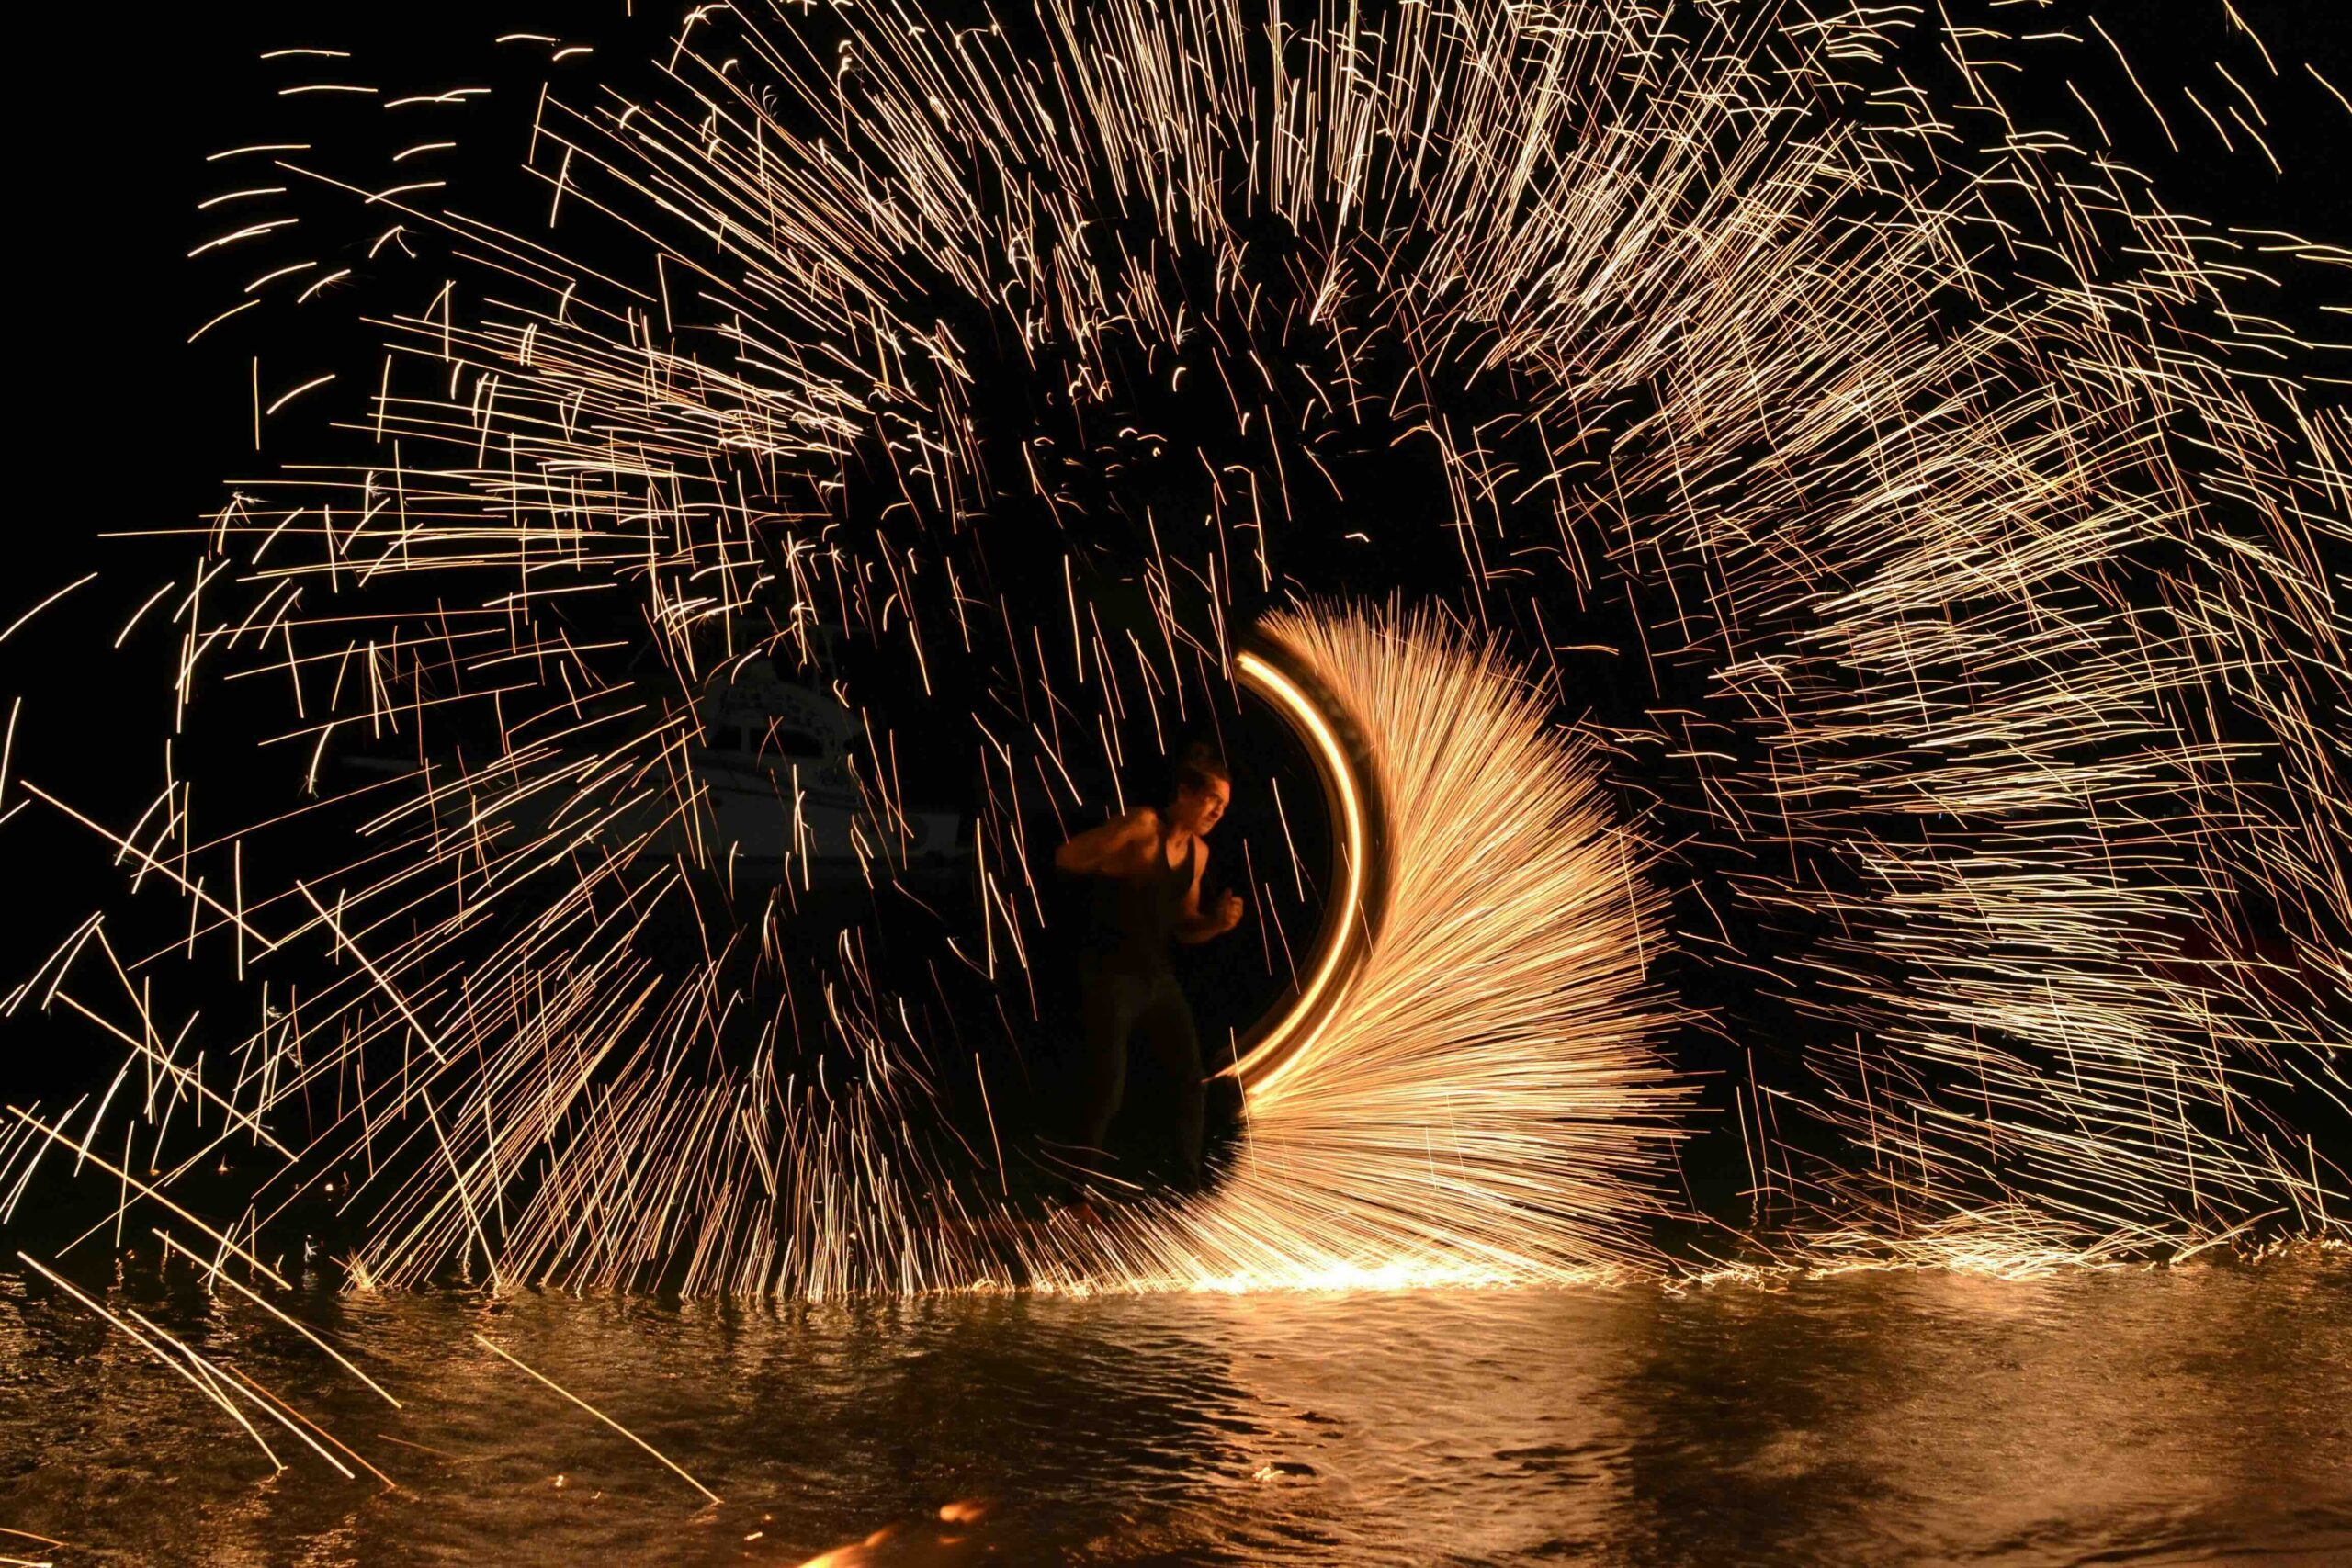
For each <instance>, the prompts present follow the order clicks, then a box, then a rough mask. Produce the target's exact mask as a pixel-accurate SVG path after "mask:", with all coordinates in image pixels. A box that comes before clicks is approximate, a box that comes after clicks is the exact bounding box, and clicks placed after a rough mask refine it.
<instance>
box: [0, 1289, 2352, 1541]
mask: <svg viewBox="0 0 2352 1568" xmlns="http://www.w3.org/2000/svg"><path fill="white" fill-rule="evenodd" d="M172 1280H173V1282H172V1283H171V1284H169V1285H168V1286H167V1287H166V1288H165V1289H164V1290H163V1291H161V1292H158V1291H156V1290H154V1289H153V1287H152V1285H151V1286H149V1287H148V1288H146V1289H144V1290H141V1289H139V1288H136V1287H134V1288H133V1289H132V1290H131V1291H130V1292H127V1293H128V1294H129V1295H130V1298H131V1299H132V1301H133V1303H134V1304H140V1305H141V1310H142V1311H145V1312H146V1313H148V1314H149V1315H150V1316H152V1317H154V1318H155V1319H156V1321H158V1322H160V1323H164V1324H165V1325H169V1326H170V1327H171V1328H172V1330H173V1331H174V1332H175V1333H176V1334H180V1335H182V1336H184V1337H186V1338H187V1340H188V1342H189V1343H190V1344H191V1345H193V1346H195V1347H196V1348H198V1350H200V1351H201V1352H202V1353H203V1354H204V1355H206V1356H207V1357H208V1358H210V1359H215V1360H220V1361H226V1362H230V1363H233V1364H235V1365H236V1366H238V1367H239V1368H240V1369H242V1370H243V1371H245V1372H247V1373H248V1374H250V1375H251V1376H253V1377H254V1378H255V1379H257V1380H258V1381H260V1382H263V1383H264V1384H266V1385H267V1386H268V1387H270V1388H271V1389H273V1390H274V1391H277V1392H278V1393H282V1394H284V1395H285V1397H287V1398H288V1400H289V1401H291V1402H292V1403H293V1404H295V1405H296V1406H297V1407H298V1408H300V1410H302V1411H303V1412H305V1413H306V1414H308V1415H309V1416H311V1417H312V1418H314V1419H316V1420H318V1421H319V1422H320V1423H321V1424H322V1426H324V1427H327V1428H328V1429H329V1430H331V1431H333V1432H334V1434H335V1435H336V1436H338V1437H340V1438H343V1439H344V1440H345V1441H347V1442H349V1443H351V1444H352V1446H353V1447H354V1448H355V1449H356V1450H359V1451H360V1452H362V1453H364V1454H366V1455H367V1456H368V1458H369V1459H370V1460H371V1461H373V1462H375V1463H376V1464H378V1465H379V1466H381V1467H382V1468H383V1469H384V1470H385V1471H387V1472H390V1474H391V1475H393V1476H394V1477H396V1478H397V1479H398V1480H399V1481H400V1482H401V1490H400V1491H397V1492H394V1493H391V1494H389V1495H387V1494H384V1493H382V1492H381V1491H380V1490H379V1489H378V1488H376V1487H375V1486H374V1485H373V1484H372V1483H368V1482H367V1481H366V1478H365V1477H363V1478H362V1482H361V1483H357V1484H354V1483H345V1482H343V1481H341V1480H340V1479H339V1478H338V1477H336V1476H335V1475H334V1474H333V1473H332V1472H328V1471H326V1470H325V1469H323V1467H322V1466H320V1465H318V1464H317V1463H315V1461H312V1462H308V1463H304V1462H292V1468H289V1469H288V1471H286V1472H284V1473H282V1474H277V1475H275V1476H273V1475H271V1474H270V1473H269V1471H268V1467H267V1465H266V1463H265V1462H264V1461H262V1460H261V1458H260V1456H259V1454H258V1453H257V1452H256V1451H255V1450H254V1449H253V1448H252V1447H251V1446H250V1445H249V1444H246V1443H245V1442H244V1440H243V1435H242V1434H241V1433H238V1432H236V1431H235V1430H234V1429H233V1428H232V1427H230V1426H229V1424H228V1423H227V1422H226V1420H225V1418H223V1417H221V1416H220V1415H219V1413H218V1412H217V1411H215V1410H212V1409H211V1408H210V1407H209V1406H206V1405H204V1404H202V1403H201V1402H200V1401H199V1400H198V1399H197V1398H196V1397H195V1395H194V1394H193V1393H192V1392H191V1391H190V1390H189V1388H188V1387H187V1384H186V1383H184V1382H179V1381H178V1380H175V1379H174V1378H173V1377H172V1376H171V1375H170V1374H169V1373H168V1372H166V1371H164V1369H163V1368H162V1367H160V1366H158V1365H156V1364H155V1363H154V1362H153V1361H152V1360H146V1359H142V1357H141V1352H139V1351H138V1350H137V1349H136V1348H134V1347H132V1346H130V1345H129V1344H127V1343H126V1342H124V1341H122V1340H121V1339H120V1338H119V1337H115V1336H113V1335H112V1334H111V1333H110V1331H107V1330H105V1329H103V1328H102V1326H101V1325H98V1324H97V1323H96V1320H95V1319H93V1318H92V1317H91V1315H90V1314H88V1313H86V1312H85V1311H83V1310H81V1309H79V1308H76V1307H74V1306H73V1305H72V1304H71V1303H65V1302H62V1301H61V1300H59V1299H57V1298H56V1297H55V1296H54V1295H53V1294H52V1293H51V1292H48V1291H46V1290H42V1291H38V1292H28V1290H27V1288H26V1287H25V1286H24V1285H23V1284H22V1283H21V1282H12V1283H10V1284H9V1285H8V1287H7V1294H6V1296H5V1298H0V1379H4V1380H5V1382H0V1387H5V1388H6V1390H7V1391H8V1393H9V1395H10V1397H8V1398H6V1400H0V1456H5V1458H0V1497H6V1498H9V1499H11V1500H10V1501H9V1502H7V1503H6V1504H5V1505H0V1525H5V1526H8V1527H13V1528H16V1529H23V1530H27V1531H33V1532H38V1533H40V1534H42V1535H46V1536H50V1537H53V1538H56V1539H59V1540H65V1541H68V1542H74V1543H77V1544H79V1545H80V1546H82V1547H83V1548H84V1550H83V1551H66V1552H57V1553H54V1555H55V1556H56V1558H57V1560H58V1561H59V1562H85V1561H86V1562H150V1561H153V1562H217V1563H223V1564H241V1563H263V1562H270V1563H275V1562H289V1561H297V1560H299V1561H301V1562H310V1563H318V1564H331V1563H338V1562H351V1563H361V1562H365V1563H368V1564H370V1565H371V1568H372V1565H374V1564H381V1563H406V1562H454V1561H497V1562H582V1561H594V1560H597V1559H599V1558H601V1559H603V1560H605V1561H607V1562H613V1563H616V1564H618V1563H624V1562H625V1563H631V1564H634V1563H640V1562H678V1563H700V1562H779V1563H799V1562H804V1561H806V1560H807V1559H809V1557H811V1556H814V1555H816V1554H818V1553H820V1552H826V1551H834V1550H835V1549H840V1548H843V1547H852V1548H853V1550H851V1551H845V1552H843V1553H842V1554H841V1555H840V1556H838V1557H836V1558H834V1559H833V1561H834V1562H839V1563H844V1564H846V1563H850V1562H861V1563H874V1564H882V1563H916V1562H923V1563H933V1562H937V1563H947V1562H979V1561H989V1560H993V1561H1001V1562H1023V1563H1027V1562H1101V1563H1125V1562H1266V1561H1269V1560H1280V1561H1284V1562H1322V1563H1340V1562H1384V1563H1385V1562H1400V1561H1409V1562H1465V1563H1471V1562H1475V1563H1488V1562H1495V1563H1509V1562H1553V1561H1562V1560H1566V1561H1577V1562H1601V1563H1624V1564H1649V1563H1679V1562H1723V1561H1727V1560H1731V1559H1736V1560H1740V1561H1764V1562H1769V1561H1807V1562H1871V1563H1884V1562H1912V1561H1917V1562H1941V1561H1950V1560H1953V1559H1962V1558H1965V1559H1968V1560H1970V1561H1979V1562H2005V1563H2007V1562H2015V1563H2034V1562H2079V1561H2082V1560H2083V1559H2085V1558H2086V1557H2088V1556H2091V1555H2093V1554H2102V1553H2103V1554H2120V1555H2122V1556H2128V1557H2129V1558H2131V1560H2132V1561H2134V1562H2151V1561H2153V1562H2202V1561H2211V1560H2214V1559H2216V1558H2222V1559H2228V1558H2230V1557H2233V1556H2236V1555H2242V1554H2244V1553H2247V1552H2251V1551H2257V1550H2259V1551H2267V1552H2272V1553H2279V1554H2281V1555H2280V1556H2278V1557H2269V1558H2266V1560H2267V1561H2280V1560H2283V1561H2288V1562H2296V1561H2304V1562H2319V1561H2324V1560H2326V1559H2328V1558H2329V1557H2330V1555H2331V1554H2333V1553H2338V1552H2352V1460H2347V1458H2346V1456H2347V1455H2352V1262H2347V1261H2346V1259H2345V1258H2343V1257H2342V1256H2341V1255H2338V1256H2335V1257H2326V1256H2322V1255H2318V1254H2315V1253H2311V1252H2305V1253H2302V1254H2300V1255H2298V1256H2294V1257H2290V1258H2280V1259H2274V1260H2272V1261H2270V1262H2267V1263H2265V1264H2262V1265H2259V1266H2255V1267H2245V1266H2241V1265H2236V1264H2233V1263H2229V1262H2226V1261H2224V1262H2220V1263H2213V1262H2208V1261H2204V1260H2200V1261H2199V1262H2198V1263H2196V1264H2192V1265H2189V1266H2186V1267H2183V1268H2180V1269H2173V1270H2169V1271H2161V1272H2148V1271H2138V1270H2134V1271H2114V1272H2096V1273H2094V1272H2076V1273H2073V1274H2069V1275H2065V1276H2063V1277H2060V1278H2056V1279H2052V1280H2041V1281H2035V1282H2029V1283H2016V1282H2000V1281H1994V1280H1981V1279H1973V1278H1966V1277H1959V1276H1951V1275H1944V1274H1932V1273H1919V1274H1855V1275H1847V1276H1842V1277H1837V1278H1830V1279H1824V1280H1801V1281H1796V1282H1794V1283H1792V1285H1790V1287H1789V1288H1787V1289H1785V1290H1781V1291H1777V1292H1763V1291H1758V1290H1757V1289H1755V1288H1753V1287H1751V1286H1746V1285H1741V1286H1727V1287H1723V1288H1718V1289H1714V1290H1712V1291H1702V1292H1693V1293H1691V1294H1690V1295H1687V1296H1681V1297H1675V1296H1668V1295H1664V1294H1661V1293H1659V1292H1657V1291H1655V1290H1652V1289H1649V1288H1638V1289H1628V1290H1623V1291H1614V1292H1598V1291H1596V1292H1467V1293H1426V1294H1397V1295H1358V1296H1259V1297H1225V1296H1208V1295H1204V1296H1182V1297H1170V1296H1163V1297H1142V1298H1117V1299H1105V1300H1094V1301H1069V1300H1052V1299H1038V1298H1024V1297H999V1298H952V1299H941V1300H933V1301H917V1302H900V1303H864V1304H847V1305H840V1306H834V1307H828V1308H811V1309H803V1310H791V1311H785V1312H765V1311H750V1310H742V1309H737V1308H731V1307H717V1306H693V1307H686V1308H683V1309H681V1308H676V1307H669V1306H662V1305H660V1304H656V1303H645V1302H621V1301H612V1300H601V1299H598V1300H577V1299H571V1298H526V1299H522V1300H518V1301H515V1302H513V1303H509V1304H507V1305H504V1306H503V1307H499V1308H495V1309H490V1308H486V1307H485V1306H484V1305H482V1304H481V1303H479V1302H475V1301H470V1300H467V1299H464V1298H459V1297H455V1296H449V1295H418V1296H386V1297H375V1298H355V1299H343V1298H336V1297H333V1296H326V1295H320V1296H316V1297H312V1298H310V1299H308V1300H306V1301H305V1302H304V1303H303V1304H302V1308H301V1311H300V1315H301V1316H303V1317H304V1318H305V1320H306V1321H308V1322H310V1323H311V1324H313V1325H317V1326H319V1327H321V1328H322V1329H324V1330H327V1331H329V1332H332V1333H337V1334H340V1335H342V1336H344V1337H345V1339H344V1342H345V1343H346V1344H348V1345H351V1346H355V1347H356V1355H357V1357H358V1359H360V1360H361V1363H362V1364H363V1365H365V1366H367V1367H368V1370H369V1371H371V1372H373V1373H375V1374H376V1375H378V1376H379V1377H381V1378H382V1379H383V1380H384V1381H385V1382H386V1384H387V1386H389V1387H390V1388H391V1389H392V1391H393V1392H394V1393H398V1394H399V1395H400V1396H401V1398H402V1399H403V1400H404V1401H406V1402H407V1408H405V1409H402V1410H393V1409H391V1408H390V1407H389V1406H387V1405H386V1404H383V1403H382V1402H381V1401H379V1400H378V1399H376V1398H375V1397H374V1396H373V1395H371V1394H369V1393H367V1391H365V1390H364V1389H362V1388H360V1387H359V1386H358V1385H357V1384H356V1383H355V1382H353V1381H352V1380H351V1379H350V1378H349V1377H348V1376H347V1375H345V1374H342V1373H340V1372H338V1371H337V1370H336V1369H334V1367H333V1366H332V1364H331V1363H329V1362H328V1361H327V1359H325V1358H324V1357H323V1356H322V1355H321V1354H320V1353H319V1352H318V1351H317V1350H316V1348H312V1347H311V1346H308V1345H306V1344H305V1343H304V1342H303V1341H302V1340H301V1339H300V1338H299V1337H297V1336H296V1335H295V1334H294V1333H293V1331H292V1330H290V1329H288V1328H287V1327H285V1326H284V1325H278V1324H275V1323H272V1322H270V1321H269V1320H267V1319H266V1317H264V1316H262V1314H259V1313H257V1312H254V1311H252V1310H250V1309H249V1308H247V1307H243V1306H241V1305H240V1304H239V1303H235V1302H233V1301H225V1300H224V1301H222V1302H220V1303H207V1302H205V1300H204V1299H203V1298H202V1297H201V1296H200V1295H198V1294H196V1293H195V1292H192V1291H191V1290H189V1289H188V1288H187V1285H186V1283H185V1281H186V1280H187V1276H186V1274H185V1273H184V1272H177V1271H175V1274H174V1275H173V1277H172ZM158 1297H160V1298H161V1300H160V1302H159V1301H158V1300H157V1299H156V1298H158ZM478 1330H479V1331H481V1332H484V1333H486V1334H487V1335H489V1336H490V1337H492V1338H493V1339H494V1340H496V1341H497V1342H499V1343H500V1344H502V1345H503V1346H505V1347H507V1348H511V1349H512V1350H513V1351H514V1353H515V1354H516V1355H517V1356H519V1357H521V1358H522V1359H524V1360H526V1361H527V1362H528V1363H529V1364H530V1365H532V1366H534V1367H536V1368H539V1369H541V1370H543V1371H546V1372H547V1373H548V1375H550V1376H552V1377H555V1378H557V1379H559V1380H560V1381H561V1382H563V1383H564V1385H565V1386H566V1387H567V1388H569V1389H571V1391H573V1392H574V1393H578V1394H579V1395H580V1396H581V1397H582V1398H584V1399H587V1400H589V1401H591V1402H592V1403H594V1404H595V1405H596V1406H597V1407H598V1408H600V1409H602V1410H605V1411H607V1412H609V1413H610V1414H611V1415H612V1416H614V1417H615V1418H616V1419H617V1420H619V1421H621V1422H623V1423H625V1424H626V1425H627V1427H628V1428H629V1430H630V1431H632V1432H634V1433H636V1434H637V1435H639V1437H641V1438H644V1439H645V1440H646V1441H647V1442H649V1443H650V1444H652V1445H653V1446H654V1447H656V1448H657V1449H659V1450H661V1451H662V1453H664V1454H667V1455H669V1456H671V1457H672V1458H673V1459H675V1460H677V1461H679V1462H681V1463H682V1464H683V1465H684V1466H685V1468H686V1469H688V1470H690V1471H692V1472H694V1474H695V1476H696V1477H698V1478H699V1479H701V1480H702V1481H704V1482H706V1483H708V1484H709V1485H711V1487H712V1488H713V1489H714V1490H716V1491H717V1492H718V1493H719V1494H721V1495H723V1496H724V1497H725V1498H726V1499H727V1501H726V1503H725V1504H724V1505H723V1506H718V1507H707V1506H702V1499H701V1498H700V1497H698V1496H697V1495H695V1494H694V1493H693V1492H692V1491H691V1490H690V1489H689V1488H687V1487H686V1486H684V1484H683V1483H680V1482H679V1480H678V1479H677V1478H676V1477H675V1476H673V1475H671V1474H670V1473H669V1472H665V1471H664V1470H663V1469H662V1467H661V1466H660V1465H659V1464H658V1463H656V1462H654V1461H652V1460H650V1459H649V1458H648V1457H647V1456H646V1455H645V1454H644V1453H643V1452H642V1451H640V1450H637V1449H635V1448H633V1447H632V1446H631V1445H630V1444H629V1443H628V1442H627V1441H626V1440H625V1439H624V1438H621V1437H619V1436H618V1435H616V1434H615V1433H614V1432H612V1431H611V1430H610V1429H608V1428H605V1427H600V1426H599V1425H597V1424H596V1423H595V1422H594V1421H593V1420H591V1419H589V1418H587V1417H585V1416H582V1414H581V1413H580V1412H579V1411H578V1410H576V1409H574V1408H572V1407H571V1406H569V1405H567V1404H564V1403H563V1402H562V1401H561V1400H560V1399H558V1398H556V1397H554V1396H553V1395H551V1394H549V1393H547V1392H546V1391H545V1390H543V1389H540V1388H538V1387H537V1386H536V1385H534V1384H532V1383H531V1382H529V1381H528V1380H527V1379H526V1378H524V1377H522V1376H521V1375H520V1374H518V1373H516V1372H515V1371H513V1369H512V1368H510V1367H508V1366H506V1365H504V1364H503V1363H502V1362H501V1361H500V1360H499V1359H497V1358H496V1357H494V1356H492V1355H491V1354H489V1353H487V1352H486V1351H484V1350H482V1349H481V1348H480V1347H479V1346H478V1345H476V1344H475V1342H474V1341H473V1338H472V1336H473V1334H474V1333H475V1332H476V1331H478ZM943 1506H948V1508H949V1512H950V1517H945V1518H943V1517H942V1515H941V1510H942V1508H943ZM877 1531H878V1532H883V1533H882V1534H881V1535H880V1536H879V1537H878V1538H877V1539H876V1540H874V1541H873V1542H872V1544H870V1545H865V1544H860V1543H863V1542H864V1541H865V1538H866V1537H868V1535H869V1534H870V1533H873V1532H877ZM10 1550H11V1549H10V1548H9V1547H8V1546H7V1545H6V1544H0V1554H7V1553H8V1552H9V1551H10ZM43 1550H48V1549H43Z"/></svg>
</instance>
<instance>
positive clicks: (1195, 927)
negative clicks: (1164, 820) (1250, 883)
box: [1176, 840, 1241, 942]
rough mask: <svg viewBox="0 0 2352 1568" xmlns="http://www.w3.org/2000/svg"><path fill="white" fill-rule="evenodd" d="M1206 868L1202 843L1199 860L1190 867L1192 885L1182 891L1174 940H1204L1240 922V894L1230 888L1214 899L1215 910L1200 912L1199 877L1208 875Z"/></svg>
mask: <svg viewBox="0 0 2352 1568" xmlns="http://www.w3.org/2000/svg"><path fill="white" fill-rule="evenodd" d="M1196 841H1197V840H1196ZM1208 869H1209V847H1208V846H1207V845H1206V844H1202V845H1201V854H1200V859H1199V861H1198V863H1195V864H1194V865H1193V885H1192V886H1190V887H1188V888H1186V889H1185V890H1184V902H1183V904H1182V907H1181V908H1178V910H1177V913H1176V940H1177V941H1178V942H1206V941H1208V940H1209V939H1210V938H1211V937H1219V936H1223V935H1224V934H1225V933H1226V932H1227V931H1231V930H1232V929H1233V928H1234V927H1236V926H1238V925H1239V924H1240V923H1241V896H1240V895H1239V894H1238V893H1234V892H1231V891H1227V893H1226V894H1225V895H1224V896H1223V897H1219V898H1218V899H1217V901H1216V908H1215V909H1213V910H1211V911H1209V912H1208V913H1206V914H1203V913H1202V912H1201V878H1202V877H1204V876H1205V875H1207V874H1208Z"/></svg>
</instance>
